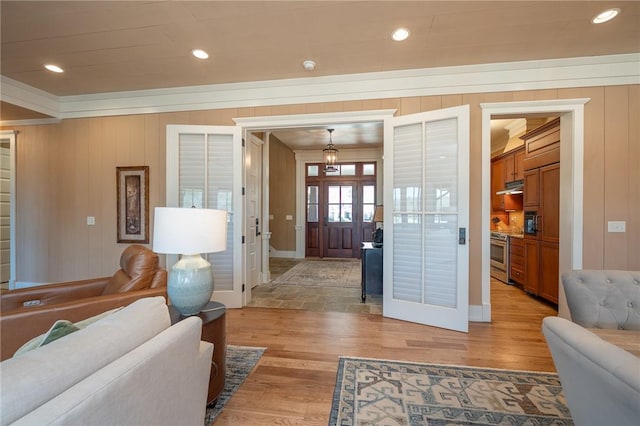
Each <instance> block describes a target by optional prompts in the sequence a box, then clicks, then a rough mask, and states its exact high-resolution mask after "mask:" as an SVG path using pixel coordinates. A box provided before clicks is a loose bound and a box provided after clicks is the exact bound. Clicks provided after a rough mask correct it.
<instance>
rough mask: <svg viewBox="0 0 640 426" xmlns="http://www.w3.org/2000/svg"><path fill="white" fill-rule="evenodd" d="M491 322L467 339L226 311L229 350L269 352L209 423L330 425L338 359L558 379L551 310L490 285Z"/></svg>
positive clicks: (336, 319)
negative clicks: (546, 330) (548, 331)
mask: <svg viewBox="0 0 640 426" xmlns="http://www.w3.org/2000/svg"><path fill="white" fill-rule="evenodd" d="M491 302H492V314H493V315H492V316H493V318H492V322H491V323H470V326H469V333H460V332H455V331H449V330H443V329H439V328H434V327H427V326H423V325H419V324H414V323H409V322H404V321H398V320H393V319H389V318H384V317H382V316H381V315H374V314H353V313H342V312H311V311H302V310H288V309H270V308H244V309H230V310H228V311H227V343H228V344H232V345H246V346H261V347H266V348H267V349H266V351H265V353H264V355H263V357H262V358H261V360H260V362H259V363H258V365H257V366H256V368H255V370H254V371H253V373H252V374H251V375H250V376H249V377H248V378H247V380H246V381H245V382H244V383H243V385H242V386H241V387H240V389H239V390H238V391H237V392H236V393H235V394H234V396H233V397H232V398H231V400H230V401H229V402H228V403H227V405H226V406H225V408H224V411H223V412H222V414H221V415H220V416H219V417H218V418H217V419H216V421H215V422H214V423H213V424H214V425H216V426H222V425H305V426H307V425H327V424H328V421H329V414H330V410H331V399H332V397H333V388H334V385H335V380H336V372H337V369H338V358H339V357H340V356H356V357H367V358H383V359H395V360H405V361H416V362H427V363H439V364H454V365H471V366H479V367H493V368H506V369H517V370H531V371H555V368H554V365H553V361H552V359H551V354H550V353H549V350H548V348H547V345H546V343H545V341H544V338H543V336H542V332H541V324H542V319H543V318H544V317H546V316H555V315H557V311H556V310H555V309H554V308H553V307H551V306H550V305H548V304H546V303H544V302H541V301H539V300H537V299H535V298H533V297H531V296H528V295H527V294H525V293H524V292H523V291H522V290H520V289H518V288H516V287H513V286H508V285H505V284H503V283H501V282H498V281H494V280H492V283H491Z"/></svg>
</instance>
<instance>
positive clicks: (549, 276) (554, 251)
mask: <svg viewBox="0 0 640 426" xmlns="http://www.w3.org/2000/svg"><path fill="white" fill-rule="evenodd" d="M538 253H539V256H540V257H539V259H538V263H539V270H538V273H539V280H540V281H539V286H538V294H539V295H540V297H542V298H544V299H547V300H549V301H551V302H553V303H556V304H557V303H558V287H559V282H560V273H559V269H560V264H559V262H558V258H559V255H560V248H559V245H558V244H556V243H548V242H546V241H540V247H539V249H538Z"/></svg>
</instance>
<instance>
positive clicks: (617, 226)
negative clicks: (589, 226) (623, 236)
mask: <svg viewBox="0 0 640 426" xmlns="http://www.w3.org/2000/svg"><path fill="white" fill-rule="evenodd" d="M626 225H627V223H626V222H625V221H623V220H620V221H614V220H610V221H609V222H607V231H608V232H626Z"/></svg>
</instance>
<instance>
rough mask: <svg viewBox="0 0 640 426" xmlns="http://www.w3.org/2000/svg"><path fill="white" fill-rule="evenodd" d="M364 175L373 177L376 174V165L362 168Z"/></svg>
mask: <svg viewBox="0 0 640 426" xmlns="http://www.w3.org/2000/svg"><path fill="white" fill-rule="evenodd" d="M362 174H363V175H365V176H373V175H375V174H376V164H375V163H371V164H364V165H363V166H362Z"/></svg>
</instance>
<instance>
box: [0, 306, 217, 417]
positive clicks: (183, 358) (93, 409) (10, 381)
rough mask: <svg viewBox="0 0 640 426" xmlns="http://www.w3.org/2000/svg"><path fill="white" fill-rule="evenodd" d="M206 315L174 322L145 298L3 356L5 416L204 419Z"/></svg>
mask: <svg viewBox="0 0 640 426" xmlns="http://www.w3.org/2000/svg"><path fill="white" fill-rule="evenodd" d="M201 331H202V325H201V320H200V319H199V318H197V317H190V318H187V319H185V320H183V321H180V322H179V323H177V324H175V325H173V326H171V324H170V319H169V312H168V309H167V306H166V302H165V299H164V298H163V297H153V298H145V299H140V300H138V301H136V302H134V303H132V304H131V305H129V306H127V307H125V308H123V309H121V310H119V311H117V312H115V313H113V314H111V315H108V316H106V317H104V318H102V319H100V320H98V321H97V322H95V323H93V324H91V325H89V326H87V327H86V328H83V329H81V330H79V331H76V332H74V333H72V334H69V335H67V336H65V337H63V338H60V339H58V340H55V341H53V342H51V343H49V344H47V345H45V346H42V347H40V348H38V349H35V350H32V351H29V352H26V353H23V354H20V355H17V356H15V357H13V358H10V359H7V360H5V361H3V362H2V363H0V376H1V378H2V384H1V386H2V387H1V397H0V424H2V425H7V424H16V425H42V424H68V425H73V424H77V425H197V426H202V424H203V421H204V416H205V409H206V398H207V387H208V382H209V372H210V369H211V359H212V355H213V345H212V344H211V343H208V342H202V341H201V340H200V335H201Z"/></svg>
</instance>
